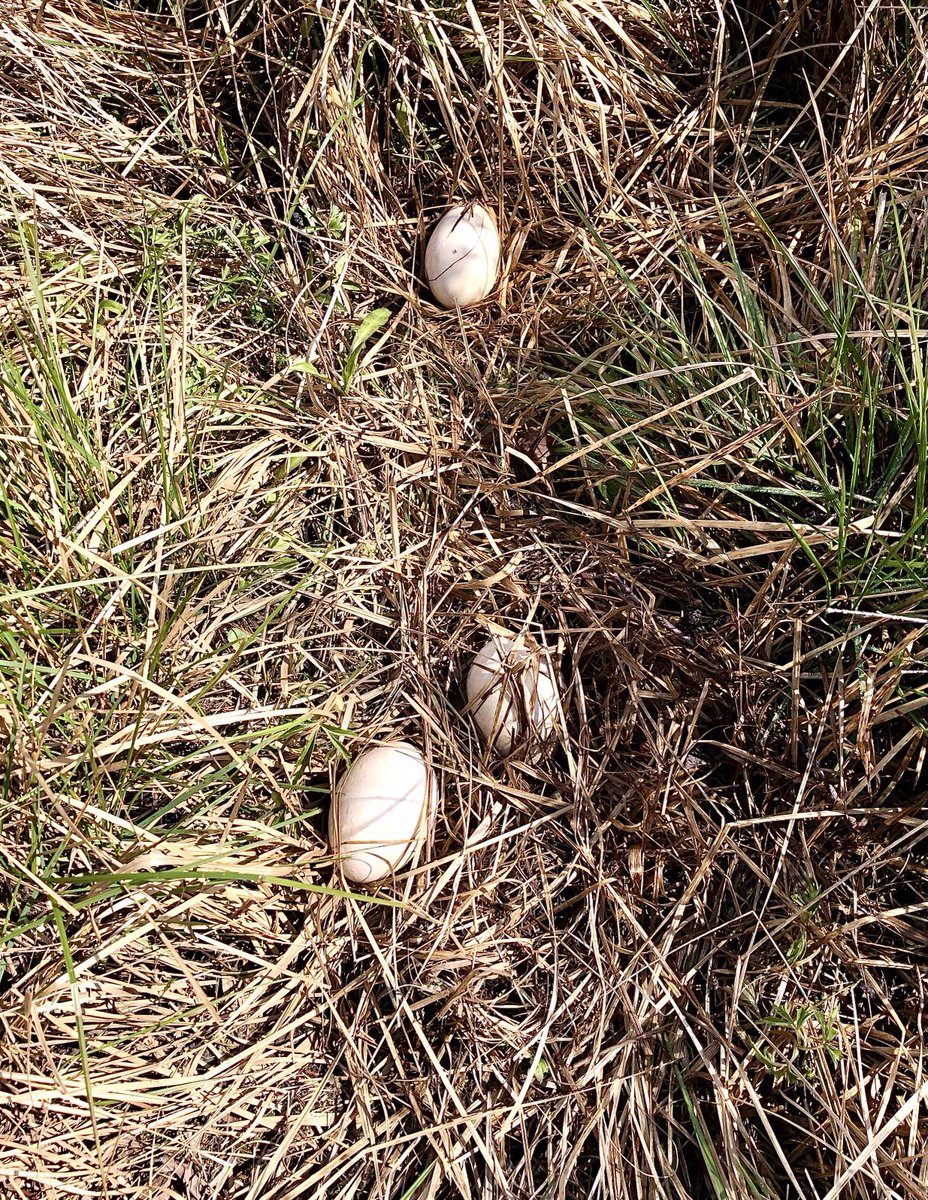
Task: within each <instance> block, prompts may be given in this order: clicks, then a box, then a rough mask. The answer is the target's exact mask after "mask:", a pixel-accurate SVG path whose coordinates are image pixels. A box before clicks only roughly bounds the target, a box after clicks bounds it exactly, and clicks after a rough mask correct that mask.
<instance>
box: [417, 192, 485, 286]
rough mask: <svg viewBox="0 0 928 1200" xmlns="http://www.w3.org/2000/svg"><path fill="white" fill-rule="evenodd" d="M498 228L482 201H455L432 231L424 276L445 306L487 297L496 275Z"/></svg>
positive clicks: (427, 247) (426, 249)
mask: <svg viewBox="0 0 928 1200" xmlns="http://www.w3.org/2000/svg"><path fill="white" fill-rule="evenodd" d="M499 251H500V247H499V230H498V229H497V227H496V221H495V219H494V217H493V214H492V213H491V212H489V210H488V209H486V208H484V207H483V205H482V204H456V205H455V206H454V207H453V208H449V209H448V211H447V212H446V213H445V215H444V216H443V217H442V219H441V220H440V221H439V222H438V224H437V225H436V226H435V228H434V229H433V230H432V235H431V237H430V238H429V240H428V244H427V245H426V247H425V276H426V278H427V279H428V281H429V287H430V288H431V289H432V295H433V296H434V297H435V299H436V300H437V301H438V303H439V304H442V305H444V307H445V308H456V307H458V308H465V307H466V306H467V305H468V304H477V303H478V302H479V301H480V300H483V299H485V298H486V297H487V296H489V294H490V292H492V291H493V289H494V287H496V280H497V278H498V276H499Z"/></svg>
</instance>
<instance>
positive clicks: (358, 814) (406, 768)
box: [329, 742, 435, 883]
mask: <svg viewBox="0 0 928 1200" xmlns="http://www.w3.org/2000/svg"><path fill="white" fill-rule="evenodd" d="M434 799H435V787H434V780H433V777H432V772H431V771H430V770H429V768H428V766H427V765H426V763H425V760H424V759H423V757H422V755H421V754H420V753H419V751H418V750H417V749H416V748H415V746H411V745H410V744H409V742H386V743H385V744H384V745H382V746H372V747H371V748H370V749H369V750H364V751H363V752H362V753H361V754H359V755H358V757H357V758H356V759H355V760H354V762H353V763H352V764H351V766H350V767H349V768H348V770H347V771H346V772H345V774H344V775H343V776H342V779H341V781H340V782H339V784H338V786H337V788H336V789H335V795H334V797H333V800H332V807H331V809H330V812H329V840H330V841H331V843H332V849H333V851H334V853H335V856H336V860H337V862H338V864H339V866H340V867H341V870H342V874H343V875H344V876H345V878H346V879H347V880H349V882H351V883H376V882H377V881H378V880H381V879H384V878H385V877H386V876H387V875H390V874H391V873H392V872H393V871H397V870H399V868H400V867H401V866H403V864H404V863H406V862H407V861H408V860H409V859H410V858H411V857H412V855H413V852H414V851H415V850H416V849H417V848H418V847H419V846H420V845H421V843H422V841H423V839H424V838H425V835H426V831H427V829H428V823H429V814H430V812H431V810H432V807H433V804H434Z"/></svg>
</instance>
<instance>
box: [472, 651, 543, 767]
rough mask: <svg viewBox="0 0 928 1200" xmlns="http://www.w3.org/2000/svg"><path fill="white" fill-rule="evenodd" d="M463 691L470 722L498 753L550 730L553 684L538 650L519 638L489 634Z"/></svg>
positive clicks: (509, 749) (508, 752) (507, 750)
mask: <svg viewBox="0 0 928 1200" xmlns="http://www.w3.org/2000/svg"><path fill="white" fill-rule="evenodd" d="M466 691H467V704H468V708H469V710H470V714H471V716H472V717H473V720H474V724H475V725H476V726H477V729H478V730H479V731H480V735H481V737H482V738H483V740H484V741H485V742H486V743H487V745H488V746H490V747H492V748H493V749H494V750H495V751H497V752H498V753H499V754H510V753H511V752H512V750H513V747H515V746H517V745H518V744H519V743H522V742H527V741H536V742H538V741H544V740H545V739H546V738H548V737H550V735H551V734H552V733H553V732H554V729H555V726H556V721H557V685H556V684H555V682H554V676H553V675H552V672H551V667H550V665H549V663H548V661H547V659H546V658H545V657H544V656H543V653H542V651H541V649H540V648H539V647H538V646H536V645H535V644H534V643H532V642H530V641H528V640H527V639H526V638H524V637H522V638H513V637H502V636H497V637H494V638H491V639H490V641H489V642H487V644H486V645H485V646H484V647H483V649H482V650H481V651H480V652H479V654H477V656H476V657H475V659H474V661H473V663H472V664H471V668H470V670H469V671H468V673H467V683H466Z"/></svg>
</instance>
